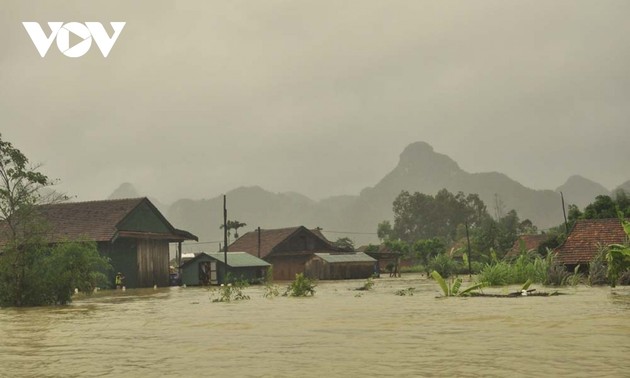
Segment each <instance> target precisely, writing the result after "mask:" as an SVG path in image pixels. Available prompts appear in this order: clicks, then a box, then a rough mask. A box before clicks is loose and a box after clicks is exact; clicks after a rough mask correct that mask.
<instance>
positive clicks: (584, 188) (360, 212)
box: [110, 142, 630, 250]
mask: <svg viewBox="0 0 630 378" xmlns="http://www.w3.org/2000/svg"><path fill="white" fill-rule="evenodd" d="M442 188H446V189H448V190H449V191H451V192H458V191H462V192H464V193H477V194H479V196H480V198H481V199H482V200H483V201H484V202H485V204H486V206H487V208H488V211H489V212H490V214H492V215H500V214H504V213H506V212H507V211H509V210H511V209H515V210H516V211H517V212H518V214H519V217H520V218H521V219H530V220H531V221H532V222H533V223H534V224H535V225H537V226H538V227H539V228H540V229H545V228H549V227H552V226H556V225H558V224H560V223H562V221H563V214H562V205H561V200H560V194H559V192H562V193H563V195H564V198H565V202H566V204H567V205H568V204H576V205H578V206H579V207H580V208H583V207H584V206H586V205H587V204H589V203H591V202H592V201H593V200H594V198H595V197H596V196H597V195H600V194H608V195H609V194H611V191H609V190H608V189H606V188H605V187H604V186H602V185H600V184H598V183H596V182H593V181H591V180H588V179H586V178H584V177H581V176H578V175H574V176H571V177H569V178H568V179H567V181H566V182H565V183H564V184H563V185H561V186H560V187H558V188H557V189H556V190H534V189H531V188H527V187H525V186H524V185H522V184H520V183H519V182H517V181H515V180H512V179H511V178H509V177H508V176H507V175H505V174H503V173H498V172H483V173H469V172H466V171H464V170H462V169H461V168H460V167H459V165H458V164H457V163H456V162H455V161H454V160H453V159H451V158H450V157H448V156H446V155H443V154H440V153H437V152H435V151H434V150H433V147H431V146H430V145H429V144H427V143H425V142H416V143H412V144H410V145H409V146H407V147H406V148H405V149H404V151H403V152H402V153H401V154H400V160H399V162H398V165H397V166H396V167H395V168H394V169H393V170H392V171H391V172H389V173H388V174H387V175H385V177H383V179H381V180H380V181H379V182H378V183H377V184H376V185H374V186H373V187H368V188H365V189H363V190H362V191H361V192H360V193H359V194H358V195H354V196H353V195H347V196H334V197H329V198H326V199H323V200H320V201H314V200H312V199H310V198H308V197H306V196H304V195H301V194H299V193H294V192H286V193H273V192H270V191H267V190H265V189H263V188H261V187H258V186H251V187H240V188H237V189H234V190H231V191H229V192H228V193H226V195H227V198H228V212H229V214H228V218H229V219H231V220H238V221H240V222H244V223H246V224H247V226H245V227H243V229H241V230H240V233H241V234H243V233H244V232H247V231H250V230H254V229H255V228H256V227H259V226H260V227H261V228H266V229H269V228H277V227H287V226H297V225H304V226H306V227H310V228H314V227H321V228H322V229H323V232H324V234H325V235H326V236H327V237H328V238H329V239H331V240H336V239H337V238H339V237H343V236H348V237H350V238H351V239H353V240H354V241H355V244H357V245H359V244H364V243H368V242H377V241H378V240H377V237H376V227H377V224H378V223H379V222H381V221H383V220H386V219H388V220H392V218H393V213H392V203H393V201H394V199H395V198H396V196H397V195H398V194H399V193H400V192H401V190H407V191H409V192H421V193H426V194H431V195H434V194H435V193H437V192H438V191H439V190H440V189H442ZM618 189H624V190H626V191H628V192H630V180H629V181H627V182H625V183H623V184H621V185H620V186H619V187H618V188H616V189H615V190H613V191H616V190H618ZM139 195H141V193H138V191H137V190H136V189H135V188H134V186H133V185H132V184H130V183H124V184H122V185H121V186H120V187H119V188H118V189H116V190H115V191H114V192H113V193H112V195H111V196H110V198H112V199H114V198H129V197H138V196H139ZM149 198H150V199H151V201H152V202H153V203H154V204H155V205H156V206H157V207H158V208H159V209H160V210H161V211H162V212H163V213H164V214H165V215H166V216H167V218H168V219H169V221H171V222H172V223H173V224H174V225H176V227H178V228H183V229H185V230H187V231H190V232H192V233H194V234H196V235H197V236H199V240H200V241H206V242H209V241H211V242H213V243H214V242H216V243H217V244H216V247H218V243H219V241H220V240H221V239H222V230H220V229H219V226H220V224H222V222H223V218H222V217H223V215H222V214H223V211H222V209H223V197H222V196H217V197H213V198H210V199H201V200H192V199H180V200H178V201H175V202H174V203H172V204H170V205H166V204H163V203H161V202H160V201H158V200H157V199H155V198H152V197H150V196H149ZM214 248H215V247H214V246H208V248H206V249H207V250H213V249H214Z"/></svg>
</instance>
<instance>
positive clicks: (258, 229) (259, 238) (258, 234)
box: [258, 227, 260, 258]
mask: <svg viewBox="0 0 630 378" xmlns="http://www.w3.org/2000/svg"><path fill="white" fill-rule="evenodd" d="M258 258H260V227H258Z"/></svg>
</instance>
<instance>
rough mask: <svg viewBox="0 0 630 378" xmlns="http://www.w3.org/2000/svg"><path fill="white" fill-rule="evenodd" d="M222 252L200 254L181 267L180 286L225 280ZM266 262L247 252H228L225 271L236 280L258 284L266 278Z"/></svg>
mask: <svg viewBox="0 0 630 378" xmlns="http://www.w3.org/2000/svg"><path fill="white" fill-rule="evenodd" d="M225 265H226V264H225V255H224V253H223V252H201V253H199V254H197V255H196V256H195V257H193V258H192V259H189V260H187V261H186V262H184V263H183V264H182V265H181V267H180V268H181V272H182V284H185V285H187V286H196V285H216V284H220V283H224V282H225V281H226V280H225V271H226V269H225ZM270 266H271V264H269V263H268V262H266V261H264V260H262V259H259V258H258V257H256V256H252V255H250V254H249V253H247V252H228V254H227V271H228V272H229V274H230V275H231V276H232V277H233V278H235V279H237V280H246V281H248V282H257V281H258V282H260V281H261V280H262V279H264V278H265V277H266V274H267V269H268V268H269V267H270Z"/></svg>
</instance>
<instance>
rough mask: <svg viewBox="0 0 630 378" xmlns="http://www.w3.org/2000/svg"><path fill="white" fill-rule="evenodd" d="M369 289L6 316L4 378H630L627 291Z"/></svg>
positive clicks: (420, 285)
mask: <svg viewBox="0 0 630 378" xmlns="http://www.w3.org/2000/svg"><path fill="white" fill-rule="evenodd" d="M375 282H376V284H375V286H374V290H373V291H370V292H361V294H360V295H358V292H356V291H353V290H352V289H353V288H356V287H359V286H361V285H362V283H363V281H340V282H320V284H319V286H318V287H317V293H316V295H315V297H314V298H283V297H279V298H275V299H264V298H263V297H262V294H263V290H262V288H261V287H251V288H247V289H246V290H245V293H246V294H248V295H249V296H250V297H251V300H249V301H243V302H238V303H212V302H211V301H210V299H209V296H210V294H209V292H208V290H207V289H205V288H185V289H184V288H172V289H159V290H157V291H154V290H152V289H150V290H128V291H127V292H124V293H123V292H101V293H99V294H98V295H97V296H94V297H88V298H81V299H79V300H77V301H75V302H74V303H73V304H72V305H70V306H66V307H56V308H36V309H0V367H1V368H0V376H11V377H15V376H76V377H79V376H80V377H84V376H103V375H122V376H141V375H144V376H200V375H202V374H203V375H215V376H246V377H262V376H273V377H294V376H297V375H303V376H352V377H355V376H394V375H395V376H401V377H410V376H462V377H466V376H497V377H504V376H515V375H519V376H560V375H562V376H565V375H573V376H612V377H616V376H628V367H629V365H628V359H627V356H628V353H629V352H630V324H629V322H628V320H627V319H628V314H629V311H630V289H628V288H625V287H620V288H616V289H614V290H611V289H610V288H590V287H584V286H580V287H577V288H568V289H563V290H562V291H563V292H566V293H567V294H569V295H564V296H557V297H548V298H544V297H529V298H515V299H499V298H448V299H444V298H442V299H439V298H436V296H437V295H439V292H438V288H437V285H436V284H435V283H434V282H431V281H427V280H425V279H423V278H421V277H420V276H415V275H408V276H406V277H403V278H402V279H394V278H383V279H379V280H375ZM408 287H415V288H416V291H415V293H414V295H413V296H403V297H401V296H396V295H394V292H395V291H397V290H399V289H404V288H408ZM510 289H512V288H510ZM507 290H508V289H494V291H496V292H502V291H507Z"/></svg>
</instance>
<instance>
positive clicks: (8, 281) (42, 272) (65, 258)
mask: <svg viewBox="0 0 630 378" xmlns="http://www.w3.org/2000/svg"><path fill="white" fill-rule="evenodd" d="M38 168H39V167H37V166H32V165H30V163H29V160H28V159H27V158H26V156H25V155H24V154H22V152H20V150H18V149H17V148H15V147H13V145H12V144H11V143H10V142H7V141H4V140H3V139H2V136H1V135H0V223H1V224H2V227H0V239H1V240H2V241H3V246H2V251H1V252H0V306H17V307H20V306H43V305H54V304H66V303H68V302H70V301H71V299H72V294H73V293H74V291H75V289H77V288H78V289H79V290H81V291H83V292H85V293H87V294H91V293H92V291H93V289H94V288H95V287H97V285H99V284H103V280H104V277H105V276H104V274H103V272H106V271H107V270H108V269H110V268H111V266H110V264H109V262H108V261H107V260H106V259H105V258H103V257H101V256H100V255H99V254H98V251H97V249H96V245H95V244H94V243H82V242H72V241H68V242H64V243H58V244H57V245H56V246H54V247H51V246H50V245H49V244H48V243H47V242H46V240H44V239H43V236H44V235H46V233H47V231H48V227H47V225H46V224H45V222H43V221H42V220H41V218H40V216H39V214H38V205H43V204H50V203H55V202H60V201H63V200H65V199H66V197H65V196H63V195H58V194H56V193H55V192H53V191H50V190H49V189H47V187H49V186H51V185H52V184H53V182H52V181H51V180H50V179H49V178H48V177H47V176H45V175H44V174H42V173H41V172H39V171H38ZM44 192H47V193H50V194H47V195H44V194H43V193H44Z"/></svg>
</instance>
